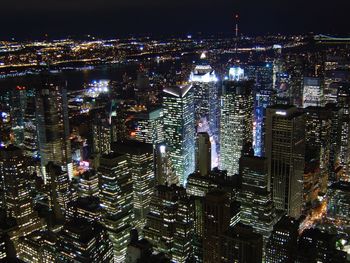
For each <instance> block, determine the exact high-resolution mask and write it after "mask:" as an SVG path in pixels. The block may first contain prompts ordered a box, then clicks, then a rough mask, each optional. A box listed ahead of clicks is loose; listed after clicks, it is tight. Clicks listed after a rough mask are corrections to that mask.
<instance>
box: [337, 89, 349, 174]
mask: <svg viewBox="0 0 350 263" xmlns="http://www.w3.org/2000/svg"><path fill="white" fill-rule="evenodd" d="M337 100H338V106H339V107H340V108H341V115H340V116H339V117H340V118H339V120H340V150H339V161H340V165H341V167H342V177H343V178H342V179H343V180H349V179H350V176H349V172H350V86H348V85H345V86H341V87H339V89H338V95H337Z"/></svg>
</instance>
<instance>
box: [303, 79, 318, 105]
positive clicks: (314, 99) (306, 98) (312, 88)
mask: <svg viewBox="0 0 350 263" xmlns="http://www.w3.org/2000/svg"><path fill="white" fill-rule="evenodd" d="M309 106H323V87H322V85H321V80H320V79H319V78H309V77H308V78H304V90H303V108H306V107H309Z"/></svg>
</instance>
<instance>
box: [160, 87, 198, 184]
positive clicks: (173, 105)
mask: <svg viewBox="0 0 350 263" xmlns="http://www.w3.org/2000/svg"><path fill="white" fill-rule="evenodd" d="M192 88H193V86H192V85H185V86H175V87H170V88H166V89H164V97H163V105H164V131H165V143H166V146H167V148H168V151H169V157H170V160H171V162H172V165H173V168H174V171H175V174H176V176H177V177H178V178H179V182H180V184H181V185H186V182H187V177H188V175H190V174H191V173H193V172H194V170H195V112H194V110H195V108H194V100H193V99H194V98H193V90H192Z"/></svg>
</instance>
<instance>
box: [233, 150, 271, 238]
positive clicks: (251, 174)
mask: <svg viewBox="0 0 350 263" xmlns="http://www.w3.org/2000/svg"><path fill="white" fill-rule="evenodd" d="M240 176H241V180H242V189H241V192H240V195H239V200H240V202H241V212H240V216H241V222H242V223H243V224H245V225H249V226H251V227H252V228H253V229H254V231H255V232H256V233H259V234H261V235H262V236H263V238H264V242H266V240H267V239H268V238H269V236H270V234H271V232H272V229H273V226H274V224H275V223H276V210H275V206H274V204H273V201H272V195H271V193H270V192H269V190H268V189H269V185H268V182H269V180H268V162H267V159H266V158H262V157H254V156H242V157H241V159H240Z"/></svg>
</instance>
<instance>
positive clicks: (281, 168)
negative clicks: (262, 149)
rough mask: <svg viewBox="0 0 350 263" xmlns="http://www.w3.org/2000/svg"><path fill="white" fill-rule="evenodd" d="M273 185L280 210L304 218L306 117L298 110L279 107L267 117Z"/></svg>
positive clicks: (267, 141)
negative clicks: (302, 210) (302, 214)
mask: <svg viewBox="0 0 350 263" xmlns="http://www.w3.org/2000/svg"><path fill="white" fill-rule="evenodd" d="M265 142H266V143H265V145H266V158H267V160H268V172H269V185H270V188H271V189H269V190H271V192H272V197H273V201H274V203H275V206H276V208H277V209H280V210H284V211H286V212H287V213H288V215H290V216H293V217H296V218H297V217H299V216H300V215H301V208H302V200H303V195H302V191H303V174H304V167H305V164H304V163H305V116H304V113H303V112H301V111H299V110H298V109H297V108H296V107H294V106H289V105H276V106H272V107H269V108H267V113H266V139H265Z"/></svg>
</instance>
